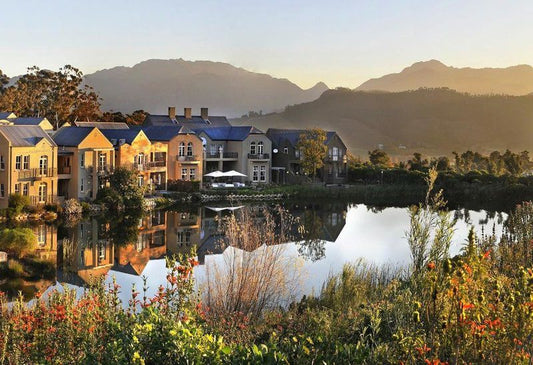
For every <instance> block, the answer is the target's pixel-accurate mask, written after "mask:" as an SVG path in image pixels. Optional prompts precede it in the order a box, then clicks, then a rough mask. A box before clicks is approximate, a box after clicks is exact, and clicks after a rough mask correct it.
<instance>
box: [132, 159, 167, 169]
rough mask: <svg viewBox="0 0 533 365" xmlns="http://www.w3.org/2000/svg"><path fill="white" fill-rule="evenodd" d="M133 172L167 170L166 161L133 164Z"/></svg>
mask: <svg viewBox="0 0 533 365" xmlns="http://www.w3.org/2000/svg"><path fill="white" fill-rule="evenodd" d="M131 166H132V169H133V170H136V171H154V170H165V169H166V168H167V162H166V161H151V162H145V163H134V164H132V165H131Z"/></svg>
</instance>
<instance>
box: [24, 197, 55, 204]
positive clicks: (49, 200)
mask: <svg viewBox="0 0 533 365" xmlns="http://www.w3.org/2000/svg"><path fill="white" fill-rule="evenodd" d="M29 198H30V203H31V205H40V204H54V203H56V202H57V196H55V195H45V196H38V195H30V196H29Z"/></svg>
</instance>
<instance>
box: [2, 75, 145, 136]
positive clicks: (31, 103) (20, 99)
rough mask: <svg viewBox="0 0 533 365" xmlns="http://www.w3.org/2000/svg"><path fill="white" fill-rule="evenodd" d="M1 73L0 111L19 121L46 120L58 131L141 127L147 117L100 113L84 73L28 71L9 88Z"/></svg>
mask: <svg viewBox="0 0 533 365" xmlns="http://www.w3.org/2000/svg"><path fill="white" fill-rule="evenodd" d="M9 81H10V79H9V77H8V76H7V75H5V74H4V73H3V72H2V71H1V70H0V110H2V111H9V112H12V113H15V114H16V115H17V116H21V117H42V118H47V119H48V120H49V121H50V122H51V123H52V124H53V126H54V128H59V127H60V126H61V125H63V124H64V123H67V122H69V123H72V122H75V121H87V120H90V121H101V122H124V123H128V124H141V123H142V122H143V121H144V118H145V116H146V113H145V112H144V111H143V110H136V111H135V112H133V113H131V114H122V113H121V112H113V111H111V112H102V110H101V109H100V106H101V100H102V99H101V98H100V97H99V96H98V94H97V93H96V92H95V91H94V89H93V88H92V87H91V86H90V85H87V84H86V83H85V82H84V80H83V73H82V72H81V71H80V70H79V69H77V68H76V67H73V66H71V65H65V66H63V67H61V68H60V69H59V70H58V71H51V70H42V69H40V68H39V67H37V66H33V67H30V68H28V72H27V73H26V74H25V75H22V76H20V77H19V78H18V79H17V80H16V81H15V82H14V83H13V84H12V85H9Z"/></svg>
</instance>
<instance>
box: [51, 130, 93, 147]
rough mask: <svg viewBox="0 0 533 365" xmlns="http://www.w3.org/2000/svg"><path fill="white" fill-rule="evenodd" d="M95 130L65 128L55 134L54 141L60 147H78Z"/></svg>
mask: <svg viewBox="0 0 533 365" xmlns="http://www.w3.org/2000/svg"><path fill="white" fill-rule="evenodd" d="M93 129H94V128H83V127H64V128H60V129H58V130H57V132H56V133H55V134H54V137H53V138H54V141H55V142H56V143H57V145H58V146H68V147H76V146H78V145H79V144H80V143H81V142H82V141H83V140H84V139H85V138H86V137H87V136H88V135H89V133H91V131H92V130H93Z"/></svg>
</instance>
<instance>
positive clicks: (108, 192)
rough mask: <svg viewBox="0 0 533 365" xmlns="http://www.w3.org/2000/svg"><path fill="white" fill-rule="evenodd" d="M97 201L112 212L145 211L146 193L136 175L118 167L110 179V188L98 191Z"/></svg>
mask: <svg viewBox="0 0 533 365" xmlns="http://www.w3.org/2000/svg"><path fill="white" fill-rule="evenodd" d="M96 201H97V202H99V203H103V204H105V206H106V207H107V208H108V209H111V210H115V211H118V210H124V209H139V210H142V209H143V204H144V192H143V189H142V188H141V187H139V185H138V183H137V177H136V175H135V173H134V172H133V171H131V170H129V169H127V168H124V167H118V168H116V169H115V171H114V172H113V174H112V175H111V177H110V178H109V187H105V188H102V189H100V190H99V191H98V195H97V197H96Z"/></svg>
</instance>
